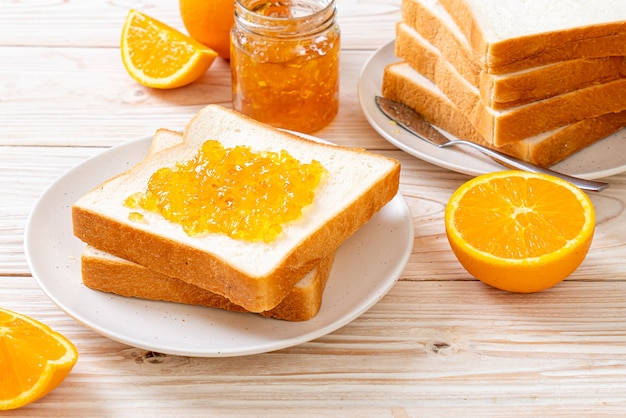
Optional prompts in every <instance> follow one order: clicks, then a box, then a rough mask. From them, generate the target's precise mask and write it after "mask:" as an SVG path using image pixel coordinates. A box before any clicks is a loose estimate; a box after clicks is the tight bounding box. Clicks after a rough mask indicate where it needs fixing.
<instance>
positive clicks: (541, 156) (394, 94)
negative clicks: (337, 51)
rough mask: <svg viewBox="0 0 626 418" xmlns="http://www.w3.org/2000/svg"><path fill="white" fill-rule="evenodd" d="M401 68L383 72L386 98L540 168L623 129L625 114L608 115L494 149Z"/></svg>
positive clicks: (459, 113) (458, 134) (395, 66)
mask: <svg viewBox="0 0 626 418" xmlns="http://www.w3.org/2000/svg"><path fill="white" fill-rule="evenodd" d="M401 66H408V64H407V63H394V64H390V65H388V66H387V67H386V68H385V71H384V74H383V83H382V94H383V95H384V96H385V97H387V98H389V99H391V100H396V101H400V102H402V103H405V104H407V105H408V106H410V107H411V108H413V109H415V110H416V111H417V112H419V113H421V114H422V115H423V116H424V117H425V118H426V119H427V120H429V121H430V122H431V123H433V124H435V125H436V126H439V127H441V128H442V129H443V130H445V131H447V132H449V133H451V134H452V135H454V136H456V137H458V138H461V139H466V140H469V141H473V142H476V143H479V144H481V145H485V146H488V147H491V148H494V149H497V150H498V151H501V152H504V153H505V154H509V155H512V156H514V157H517V158H520V159H523V160H525V161H529V162H531V163H533V164H536V165H539V166H542V167H549V166H551V165H554V164H556V163H558V162H559V161H562V160H564V159H565V158H567V157H569V156H571V155H573V154H574V153H576V152H578V151H580V150H581V149H583V148H585V147H587V146H589V145H591V144H593V143H595V142H597V141H599V140H601V139H602V138H605V137H606V136H608V135H610V134H612V133H614V132H616V131H618V130H620V129H621V128H623V127H624V126H626V111H622V112H619V113H608V114H605V115H601V116H598V117H595V118H591V119H585V120H582V121H579V122H577V123H574V124H571V125H568V126H565V127H563V128H560V129H557V130H555V131H553V132H550V133H548V134H547V135H545V138H544V139H543V140H536V138H535V139H533V138H530V139H527V140H523V141H518V142H513V143H510V144H507V145H505V146H503V147H494V146H492V145H491V144H489V143H487V142H486V141H485V140H484V139H483V138H482V136H481V135H480V134H479V133H478V132H477V131H476V129H475V128H474V126H473V125H472V124H471V123H470V122H469V120H468V119H467V117H466V116H465V114H464V113H463V112H462V111H461V110H459V108H458V107H456V106H455V105H454V103H453V102H452V101H451V100H450V99H449V98H447V97H446V96H445V95H444V94H443V93H441V94H435V93H433V91H432V90H429V89H428V88H425V87H424V86H423V85H422V84H420V83H419V82H416V81H415V80H414V79H412V78H411V77H408V76H406V75H404V73H403V72H401V71H397V70H398V68H399V67H401Z"/></svg>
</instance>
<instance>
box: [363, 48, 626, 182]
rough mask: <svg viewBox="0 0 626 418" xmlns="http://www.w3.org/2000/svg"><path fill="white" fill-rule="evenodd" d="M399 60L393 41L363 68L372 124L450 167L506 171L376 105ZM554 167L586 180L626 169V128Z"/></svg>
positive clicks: (389, 138) (424, 157)
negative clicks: (419, 134) (443, 144)
mask: <svg viewBox="0 0 626 418" xmlns="http://www.w3.org/2000/svg"><path fill="white" fill-rule="evenodd" d="M398 61H400V59H399V58H397V57H396V56H395V54H394V42H393V41H392V42H390V43H388V44H387V45H385V46H383V47H382V48H380V49H379V50H378V51H376V52H375V53H374V55H372V56H371V57H370V59H369V60H368V61H367V62H366V63H365V65H364V66H363V69H362V71H361V74H360V77H359V83H358V96H359V102H360V104H361V108H362V109H363V112H364V113H365V117H366V118H367V120H368V122H369V123H370V124H371V125H372V127H373V128H374V129H376V131H378V133H379V134H380V135H382V137H383V138H385V139H386V140H387V141H389V142H390V143H391V144H393V145H395V146H396V147H398V148H400V149H401V150H404V151H405V152H407V153H409V154H411V155H413V156H414V157H417V158H420V159H422V160H424V161H428V162H429V163H432V164H435V165H438V166H440V167H444V168H447V169H449V170H453V171H456V172H459V173H464V174H469V175H474V176H475V175H479V174H484V173H488V172H492V171H498V170H502V169H503V167H502V166H501V165H499V164H498V163H496V162H494V161H493V160H491V159H490V158H488V157H485V156H484V155H483V154H481V153H479V152H477V151H474V150H471V149H460V147H457V148H446V149H440V148H437V147H435V146H433V145H431V144H428V143H426V142H424V141H421V140H420V139H418V138H416V137H414V136H413V135H411V134H410V133H408V132H406V131H404V130H403V129H399V128H398V126H396V125H393V124H391V123H390V122H389V119H388V118H387V117H386V116H385V115H383V114H382V113H381V112H380V110H379V109H378V107H376V103H375V102H374V97H375V96H377V95H379V96H380V95H381V85H382V80H383V71H384V69H385V66H387V65H388V64H391V63H394V62H398ZM551 169H553V170H555V171H559V172H562V173H565V174H569V175H573V176H577V177H582V178H586V179H597V178H602V177H608V176H611V175H613V174H618V173H621V172H623V171H626V130H621V131H619V132H617V133H615V134H613V135H611V136H609V137H607V138H605V139H603V140H601V141H599V142H597V143H595V144H593V145H591V146H589V147H587V148H585V149H583V150H581V151H580V152H578V153H576V154H574V155H572V156H571V157H569V158H567V159H566V160H564V161H562V162H560V163H558V164H555V165H554V166H553V167H551Z"/></svg>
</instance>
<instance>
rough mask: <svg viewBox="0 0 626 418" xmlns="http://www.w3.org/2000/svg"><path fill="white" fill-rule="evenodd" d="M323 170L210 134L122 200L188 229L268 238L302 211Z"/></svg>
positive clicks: (252, 238) (314, 163)
mask: <svg viewBox="0 0 626 418" xmlns="http://www.w3.org/2000/svg"><path fill="white" fill-rule="evenodd" d="M325 172H326V170H325V169H324V167H323V166H322V165H321V164H320V163H319V162H318V161H315V160H313V161H311V162H310V163H307V164H302V163H300V162H299V161H298V160H296V159H295V158H293V157H292V156H291V155H290V154H289V153H288V152H286V151H280V152H271V151H261V152H254V151H252V150H251V149H250V148H249V147H245V146H236V147H233V148H224V147H223V145H222V144H221V143H220V142H218V141H212V140H210V141H206V142H205V143H204V144H203V145H202V147H201V148H200V150H199V151H198V154H197V155H196V156H194V157H193V158H192V159H191V160H189V161H186V162H183V163H177V164H176V166H175V167H173V168H160V169H159V170H157V171H156V172H154V173H153V174H152V176H151V177H150V180H149V181H148V186H147V188H146V191H145V192H144V193H141V192H139V193H135V194H133V195H131V196H129V197H128V198H127V199H126V202H125V206H127V207H130V208H136V207H141V208H143V209H145V210H148V211H156V212H158V213H160V214H161V215H162V216H163V217H164V218H165V219H167V220H169V221H170V222H173V223H176V224H179V225H181V226H182V228H183V230H184V231H185V232H186V233H187V234H189V235H196V234H202V233H221V234H226V235H228V236H230V237H232V238H236V239H243V240H248V241H264V242H271V241H273V240H274V239H275V238H276V237H277V236H278V235H279V234H280V233H281V232H282V230H283V225H284V224H285V223H287V222H290V221H294V220H297V219H299V218H301V217H302V213H303V209H304V208H305V207H306V206H308V205H310V204H311V203H312V202H313V199H314V197H315V190H316V188H317V186H318V185H319V183H320V181H321V179H322V176H323V175H324V173H325Z"/></svg>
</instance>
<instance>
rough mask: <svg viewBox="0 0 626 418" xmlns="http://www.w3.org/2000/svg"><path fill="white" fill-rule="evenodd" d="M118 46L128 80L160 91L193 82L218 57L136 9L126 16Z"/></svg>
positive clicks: (213, 52) (209, 49)
mask: <svg viewBox="0 0 626 418" xmlns="http://www.w3.org/2000/svg"><path fill="white" fill-rule="evenodd" d="M120 47H121V51H122V61H123V62H124V66H125V67H126V70H127V71H128V73H129V74H130V75H131V77H133V78H134V79H135V80H136V81H137V82H139V83H141V84H143V85H144V86H148V87H154V88H160V89H171V88H176V87H182V86H185V85H187V84H189V83H192V82H193V81H195V80H197V79H198V78H200V77H201V76H202V75H203V74H204V73H205V72H206V71H207V70H208V69H209V67H211V65H212V64H213V61H215V58H216V57H217V53H216V52H215V51H213V50H212V49H211V48H208V47H206V46H205V45H203V44H201V43H200V42H198V41H195V40H194V39H192V38H190V37H189V36H187V35H184V34H182V33H180V32H179V31H177V30H176V29H174V28H171V27H170V26H167V25H166V24H164V23H162V22H160V21H158V20H156V19H153V18H151V17H149V16H147V15H145V14H143V13H141V12H138V11H136V10H131V11H129V12H128V15H127V16H126V21H125V22H124V28H123V30H122V40H121V46H120Z"/></svg>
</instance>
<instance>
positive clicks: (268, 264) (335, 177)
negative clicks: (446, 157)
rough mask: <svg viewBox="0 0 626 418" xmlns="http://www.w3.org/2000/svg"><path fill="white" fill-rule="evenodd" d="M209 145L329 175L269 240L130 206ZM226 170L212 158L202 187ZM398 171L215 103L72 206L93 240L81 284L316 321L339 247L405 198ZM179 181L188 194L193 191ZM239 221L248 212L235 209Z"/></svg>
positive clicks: (78, 224)
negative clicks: (312, 166) (189, 227)
mask: <svg viewBox="0 0 626 418" xmlns="http://www.w3.org/2000/svg"><path fill="white" fill-rule="evenodd" d="M209 140H212V141H218V142H219V143H220V144H222V146H223V147H224V148H226V149H235V148H241V147H245V149H247V150H249V153H247V155H255V154H256V155H268V154H271V153H274V154H277V155H281V156H284V155H285V154H284V153H288V154H289V155H291V156H292V157H293V158H295V159H296V160H297V161H298V162H299V164H309V163H311V162H312V161H314V160H315V161H317V162H319V164H321V166H322V167H323V168H324V173H323V176H322V180H321V182H320V184H319V185H318V186H316V187H315V189H314V190H311V193H312V194H313V196H314V198H313V201H312V203H311V204H309V205H307V206H306V207H305V208H304V209H303V210H302V215H301V217H299V218H298V219H296V220H293V221H289V222H285V223H282V224H281V228H282V232H281V233H280V234H279V235H278V236H277V237H276V238H275V239H273V240H270V241H267V242H266V241H263V240H261V241H255V240H247V239H240V238H233V237H231V236H229V235H228V234H223V233H218V232H203V233H200V234H191V235H190V234H187V233H186V232H184V230H183V228H182V226H181V225H179V224H177V223H176V222H172V221H168V220H167V219H165V218H164V217H163V216H162V215H161V214H160V213H158V212H155V211H153V210H148V209H143V208H140V207H129V205H127V204H125V202H126V201H127V199H128V198H129V197H130V196H133V195H135V194H136V193H137V192H142V191H145V189H146V186H147V184H148V182H149V181H150V180H151V179H152V178H153V174H154V173H155V172H157V171H159V172H163V171H166V172H167V171H168V170H175V169H176V168H177V167H179V166H180V165H181V164H184V163H185V162H187V161H189V160H190V159H192V158H194V157H195V156H196V155H198V152H199V149H200V148H203V146H204V145H205V144H206V143H207V142H206V141H209ZM250 158H254V156H252V157H250ZM281 161H282V160H281ZM251 163H252V161H250V159H246V161H245V162H238V163H237V165H236V167H231V168H230V170H236V171H238V172H239V171H242V170H243V171H245V170H246V169H247V168H246V167H248V166H251V165H253V164H251ZM281 164H282V163H281ZM221 165H223V163H219V164H217V167H216V166H215V165H211V164H208V163H203V165H200V166H198V167H197V168H194V173H195V172H197V173H198V175H199V176H200V177H201V180H202V181H203V184H205V185H206V184H208V186H203V187H213V186H211V185H214V184H216V183H215V182H214V181H213V180H214V177H213V174H212V173H214V172H215V170H217V171H220V168H219V166H221ZM264 167H267V166H264ZM271 168H273V167H269V168H268V169H271ZM287 169H288V167H286V166H283V165H280V167H279V168H278V170H277V171H274V172H275V174H276V175H278V177H273V176H270V177H268V179H269V180H271V181H275V182H276V183H275V184H278V185H281V186H280V187H279V188H283V186H282V185H283V184H288V181H287V180H285V179H286V178H287V177H285V176H283V175H284V174H285V172H284V171H283V170H287ZM221 171H224V170H221ZM263 175H265V176H269V174H263ZM226 176H228V174H226ZM399 176H400V164H399V163H398V161H396V160H393V159H389V158H386V157H383V156H381V155H378V154H373V153H370V152H366V151H364V150H362V149H351V148H346V147H341V146H334V145H330V144H325V143H320V142H317V141H312V140H309V139H305V138H302V137H300V136H297V135H294V134H291V133H288V132H284V131H280V130H277V129H275V128H272V127H270V126H267V125H264V124H261V123H259V122H257V121H254V120H252V119H250V118H247V117H245V116H243V115H241V114H239V113H237V112H234V111H232V110H229V109H226V108H223V107H221V106H217V105H209V106H206V107H205V108H203V109H202V110H201V111H200V112H198V114H196V115H195V116H194V117H193V118H192V120H191V121H190V122H189V124H188V125H187V127H186V128H185V131H184V132H183V134H179V133H175V132H171V131H167V130H163V129H161V130H158V131H157V133H156V134H155V136H154V138H153V142H152V146H151V148H150V150H149V152H148V155H147V157H146V158H145V159H144V160H143V161H141V162H139V163H138V164H136V165H135V166H133V167H131V168H129V169H128V170H127V171H126V172H124V173H121V174H120V175H118V176H116V177H113V178H111V179H109V180H107V181H106V182H104V183H102V184H100V185H98V186H97V187H96V188H94V189H93V190H91V191H90V192H88V193H86V194H85V195H83V196H82V197H81V198H80V199H78V200H77V201H76V202H75V203H74V204H73V206H72V223H73V232H74V234H75V235H76V236H77V237H78V238H80V239H81V240H82V241H84V242H85V243H86V244H87V247H86V249H85V251H84V253H83V255H82V274H83V283H84V284H85V285H86V286H88V287H90V288H92V289H95V290H100V291H105V292H111V293H115V294H119V295H123V296H128V297H137V298H144V299H151V300H163V301H170V302H178V303H187V304H195V305H203V306H210V307H215V308H221V309H227V310H231V311H238V312H254V313H259V314H262V315H264V316H269V317H274V318H278V319H284V320H289V321H303V320H308V319H311V318H313V317H314V316H315V315H316V314H317V313H318V311H319V309H320V306H321V303H322V294H323V291H324V288H325V285H326V281H327V279H328V277H329V274H330V271H331V267H332V264H333V260H334V256H335V252H336V250H337V249H338V248H339V246H340V245H341V244H342V243H343V242H344V241H345V240H346V239H347V238H349V237H350V236H351V235H352V234H353V233H354V232H356V231H357V230H358V229H359V228H360V227H361V226H363V225H364V224H365V223H366V222H367V221H368V220H369V219H370V218H371V217H372V216H373V215H374V214H375V213H376V212H378V211H379V210H380V209H382V207H383V206H385V205H386V204H387V203H388V202H389V201H390V200H391V199H392V198H393V197H394V196H395V195H396V194H397V192H398V186H399ZM232 178H235V177H232ZM205 180H206V181H205ZM227 180H228V179H227ZM227 182H228V183H229V184H232V183H233V181H230V180H228V181H227ZM244 183H246V184H244ZM247 183H249V182H248V181H245V182H238V183H237V184H235V185H234V187H235V192H237V191H238V190H240V188H241V187H248V184H247ZM180 186H181V187H182V189H181V191H182V190H189V187H191V185H188V184H187V183H185V184H182V185H180ZM187 186H189V187H187ZM268 187H269V186H266V188H268ZM238 188H239V189H238ZM287 189H288V186H287ZM272 190H275V188H272ZM167 193H175V194H178V193H179V190H173V191H171V192H170V191H167ZM259 193H260V194H259V195H258V196H262V195H263V194H262V192H259ZM182 194H183V195H185V196H187V193H186V192H182ZM196 195H197V193H195V192H194V195H193V196H188V197H189V199H188V200H187V197H186V198H185V199H186V200H185V201H184V203H185V205H194V204H196V203H197V202H195V199H194V198H193V197H194V196H196ZM229 196H231V195H229ZM255 202H256V203H255V207H259V206H262V205H263V203H262V200H256V201H255ZM288 203H289V202H287V203H285V204H288ZM131 206H132V205H131ZM205 206H206V205H204V206H203V209H202V210H203V211H208V212H210V211H211V210H212V209H211V207H212V205H209V207H205ZM136 215H140V216H139V217H137V216H136ZM230 216H231V217H232V218H233V219H238V218H240V217H241V216H243V215H242V212H240V211H235V212H234V213H232V214H231V215H230ZM245 216H253V215H245Z"/></svg>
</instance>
